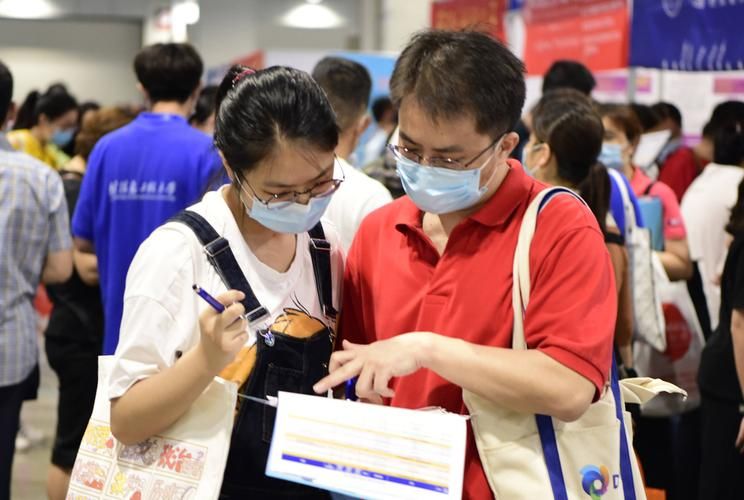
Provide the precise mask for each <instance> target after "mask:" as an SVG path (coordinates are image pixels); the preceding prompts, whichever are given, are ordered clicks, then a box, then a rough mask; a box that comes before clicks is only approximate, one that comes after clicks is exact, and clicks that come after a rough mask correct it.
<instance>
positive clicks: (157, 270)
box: [109, 186, 344, 399]
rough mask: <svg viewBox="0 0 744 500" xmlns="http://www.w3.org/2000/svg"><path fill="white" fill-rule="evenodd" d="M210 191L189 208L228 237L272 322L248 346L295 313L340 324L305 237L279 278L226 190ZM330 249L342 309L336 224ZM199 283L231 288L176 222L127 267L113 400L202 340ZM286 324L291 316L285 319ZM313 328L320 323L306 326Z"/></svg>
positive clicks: (262, 324) (329, 232)
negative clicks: (246, 235) (326, 301)
mask: <svg viewBox="0 0 744 500" xmlns="http://www.w3.org/2000/svg"><path fill="white" fill-rule="evenodd" d="M225 189H229V187H228V186H224V187H223V188H221V189H220V190H218V191H213V192H210V193H207V194H206V195H205V196H204V198H203V199H202V201H201V202H200V203H197V204H196V205H194V206H192V207H190V208H189V210H193V211H194V212H197V213H198V214H199V215H201V216H202V217H204V218H205V219H206V220H207V221H208V222H209V223H210V224H211V225H212V227H213V228H214V229H215V230H216V231H217V233H219V234H220V235H222V236H223V237H225V238H226V239H227V240H228V241H229V243H230V248H231V250H232V252H233V254H234V255H235V259H236V260H237V262H238V264H239V265H240V269H241V270H242V271H243V273H244V274H245V277H246V279H247V280H248V283H250V285H251V288H252V289H253V292H254V293H255V294H256V297H257V298H258V301H259V302H260V303H261V305H263V306H264V307H265V308H266V309H267V310H268V311H269V317H268V318H267V319H265V320H261V321H259V322H256V323H252V324H251V325H249V327H248V330H249V339H248V341H247V343H246V345H252V344H254V343H255V342H256V330H257V329H259V328H266V327H269V326H271V324H272V323H273V322H274V321H275V320H277V319H279V318H282V317H283V316H284V314H285V310H286V309H292V310H295V311H294V312H293V314H291V315H290V317H291V316H293V315H295V314H300V315H302V316H303V318H304V319H307V318H306V317H307V316H310V317H311V318H314V319H317V320H319V321H321V322H322V323H323V324H325V325H327V326H330V327H331V328H333V329H335V327H336V325H335V319H329V318H326V317H325V316H323V314H322V312H321V308H320V301H319V300H318V294H317V291H316V286H315V275H314V272H313V265H312V260H311V257H310V252H309V250H308V245H309V242H310V237H309V236H308V234H307V233H303V234H299V235H297V251H296V254H295V258H294V260H293V262H292V264H291V265H290V268H289V270H288V271H287V272H284V273H280V272H278V271H276V270H274V269H272V268H270V267H268V266H267V265H266V264H264V263H262V262H261V261H259V260H258V258H257V257H256V256H255V255H254V254H253V252H251V250H250V248H249V247H248V245H247V244H246V243H245V240H244V239H243V237H242V235H241V234H240V231H239V229H238V225H237V223H236V222H235V219H234V217H233V215H232V212H230V209H229V208H228V206H227V203H226V202H225V200H224V198H223V196H222V192H223V191H224V190H225ZM323 229H324V230H325V233H326V238H327V239H328V241H329V242H330V243H331V247H332V248H331V267H332V270H331V272H332V279H333V301H334V305H335V306H336V308H337V309H338V303H339V298H340V291H341V283H342V280H343V265H344V263H343V260H344V257H343V255H344V254H343V251H342V250H341V248H340V242H339V240H338V235H337V234H336V232H335V229H334V228H333V227H332V225H331V224H329V223H327V222H324V223H323ZM194 284H198V285H199V286H201V287H202V288H204V289H205V290H206V291H208V292H209V293H210V294H212V295H213V296H217V295H219V294H221V293H223V292H224V291H226V290H227V288H226V287H225V285H224V284H223V283H222V280H221V279H220V277H219V276H218V275H217V272H216V271H215V270H214V268H213V267H212V265H211V264H210V263H209V261H208V260H207V258H206V255H205V254H204V252H203V249H202V245H201V243H200V242H199V240H198V239H197V238H196V235H195V234H194V233H193V232H192V231H191V229H189V228H188V227H187V226H186V225H184V224H181V223H177V222H170V223H167V224H165V225H163V226H161V227H159V228H158V229H156V230H155V231H153V233H152V234H151V235H150V237H149V238H147V239H146V240H145V241H144V242H143V243H142V245H141V246H140V248H139V250H138V251H137V254H136V256H135V257H134V260H133V261H132V264H131V266H130V268H129V273H128V274H127V281H126V291H125V292H124V314H123V317H122V322H121V330H120V338H119V346H118V347H117V349H116V354H115V367H114V369H113V371H112V373H111V375H110V379H109V398H112V399H113V398H117V397H119V396H121V395H123V394H124V393H125V392H126V391H127V390H128V389H129V388H130V387H131V386H132V385H133V384H134V383H135V382H137V381H139V380H142V379H145V378H147V377H150V376H152V375H155V374H156V373H158V372H160V371H162V370H163V369H165V368H166V367H168V366H171V365H172V364H173V363H174V362H175V360H176V351H181V352H187V351H188V350H189V349H191V348H192V347H194V346H195V345H196V344H197V343H198V342H199V339H200V332H199V315H200V314H201V313H202V312H203V311H204V309H206V308H207V307H210V306H209V305H208V304H207V303H206V302H204V300H202V299H201V298H200V297H198V296H197V295H196V294H195V293H194V291H193V290H192V285H194ZM285 319H286V317H285ZM308 324H315V325H317V323H316V322H308Z"/></svg>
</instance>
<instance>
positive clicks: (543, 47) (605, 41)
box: [524, 0, 629, 75]
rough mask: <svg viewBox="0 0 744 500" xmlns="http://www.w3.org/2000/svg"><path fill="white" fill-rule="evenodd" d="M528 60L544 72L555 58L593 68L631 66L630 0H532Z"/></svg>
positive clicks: (529, 67)
mask: <svg viewBox="0 0 744 500" xmlns="http://www.w3.org/2000/svg"><path fill="white" fill-rule="evenodd" d="M525 24H526V27H527V36H526V40H525V51H524V62H525V64H526V65H527V73H529V74H531V75H542V74H544V73H545V71H547V69H548V68H549V67H550V65H551V64H552V63H553V61H555V60H558V59H573V60H576V61H580V62H582V63H584V64H585V65H586V66H587V67H588V68H589V69H590V70H592V71H598V70H606V69H617V68H626V67H627V66H628V33H629V15H628V5H627V1H626V0H528V1H527V2H526V6H525Z"/></svg>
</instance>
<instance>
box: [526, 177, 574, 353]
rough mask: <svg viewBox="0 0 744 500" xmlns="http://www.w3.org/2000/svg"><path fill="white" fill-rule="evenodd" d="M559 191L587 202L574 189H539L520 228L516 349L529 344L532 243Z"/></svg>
mask: <svg viewBox="0 0 744 500" xmlns="http://www.w3.org/2000/svg"><path fill="white" fill-rule="evenodd" d="M558 194H568V195H571V196H573V197H575V198H576V199H577V200H579V201H580V202H581V203H582V204H583V205H584V206H586V203H585V202H584V200H583V199H582V198H581V197H580V196H579V195H578V194H576V193H574V192H573V191H571V190H570V189H567V188H564V187H550V188H546V189H544V190H542V191H541V192H540V193H538V194H537V196H536V197H535V198H534V199H533V200H532V202H531V203H530V204H529V206H528V207H527V210H526V211H525V214H524V217H523V218H522V225H521V227H520V229H519V238H518V240H517V248H516V250H515V252H514V266H513V269H512V308H513V310H514V328H513V331H512V349H526V348H527V344H526V342H525V339H524V320H523V316H524V312H525V310H527V304H528V303H529V300H530V244H531V243H532V237H533V236H534V234H535V228H536V227H537V215H538V213H539V212H540V211H541V210H543V209H544V208H545V207H546V206H547V205H548V203H550V200H552V199H553V198H554V197H555V196H556V195H558ZM587 209H588V208H587Z"/></svg>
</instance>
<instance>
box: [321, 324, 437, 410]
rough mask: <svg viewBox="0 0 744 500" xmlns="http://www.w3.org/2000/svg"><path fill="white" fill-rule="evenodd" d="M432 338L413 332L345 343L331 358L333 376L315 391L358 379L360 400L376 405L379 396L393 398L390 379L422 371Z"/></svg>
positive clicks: (323, 390)
mask: <svg viewBox="0 0 744 500" xmlns="http://www.w3.org/2000/svg"><path fill="white" fill-rule="evenodd" d="M431 338H432V334H430V333H426V332H414V333H406V334H404V335H398V336H397V337H393V338H391V339H388V340H381V341H378V342H374V343H372V344H369V345H359V344H352V343H351V342H349V341H346V340H344V343H343V347H344V350H343V351H336V352H335V353H333V355H332V356H331V363H330V366H329V372H330V374H329V375H328V376H327V377H325V378H324V379H323V380H321V381H320V382H318V383H317V384H315V386H314V387H313V389H314V390H315V392H316V393H318V394H322V393H324V392H326V391H327V390H328V389H331V388H333V387H335V386H337V385H339V384H341V383H343V382H345V381H347V380H349V379H352V378H354V377H356V376H358V377H359V378H358V380H357V383H356V394H357V396H358V397H359V398H361V399H365V400H370V401H375V402H378V401H379V400H380V397H385V398H391V397H393V396H394V395H395V393H394V391H393V390H392V389H390V387H389V383H390V379H391V378H393V377H403V376H405V375H410V374H411V373H414V372H416V371H418V369H419V368H422V367H423V359H424V356H425V355H426V353H427V350H428V345H429V343H430V342H431Z"/></svg>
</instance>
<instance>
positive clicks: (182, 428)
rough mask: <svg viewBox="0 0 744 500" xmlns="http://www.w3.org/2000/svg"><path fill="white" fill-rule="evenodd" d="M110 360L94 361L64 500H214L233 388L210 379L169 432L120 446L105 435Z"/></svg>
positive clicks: (226, 440)
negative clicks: (89, 405)
mask: <svg viewBox="0 0 744 500" xmlns="http://www.w3.org/2000/svg"><path fill="white" fill-rule="evenodd" d="M113 361H114V357H113V356H99V358H98V389H97V391H96V400H95V405H94V407H93V414H92V415H91V418H90V421H89V423H88V427H87V429H86V430H85V435H84V436H83V440H82V442H81V443H80V449H79V451H78V455H77V459H76V460H75V466H74V467H73V469H72V476H71V479H70V488H69V491H68V492H67V499H68V500H73V499H75V500H76V499H83V498H84V499H96V500H97V499H104V498H105V499H117V498H121V499H127V500H147V499H153V500H154V499H169V498H178V499H189V500H202V499H205V500H209V499H217V497H218V496H219V493H220V489H221V487H222V476H223V474H224V472H225V464H226V463H227V452H228V450H229V448H230V437H231V434H232V427H233V409H234V408H235V401H236V399H237V387H236V385H235V384H234V383H232V382H227V381H224V380H222V379H220V378H215V379H214V380H213V381H212V382H211V383H210V384H209V386H208V387H207V388H206V389H205V390H204V392H203V393H202V394H201V396H199V398H198V399H197V400H196V401H195V402H194V404H193V405H192V406H191V408H190V409H189V410H188V411H187V412H186V413H185V414H184V415H183V416H182V417H181V418H180V419H179V420H177V421H176V423H174V424H173V425H172V426H171V427H170V428H169V429H167V430H166V431H163V432H162V433H161V434H160V435H157V436H153V437H151V438H148V439H145V440H144V441H142V442H141V443H138V444H135V445H131V446H125V445H123V444H121V443H120V442H118V441H117V440H116V438H115V437H114V436H113V435H112V434H111V424H110V412H111V405H110V403H109V399H108V378H109V373H110V372H111V369H112V368H113Z"/></svg>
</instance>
